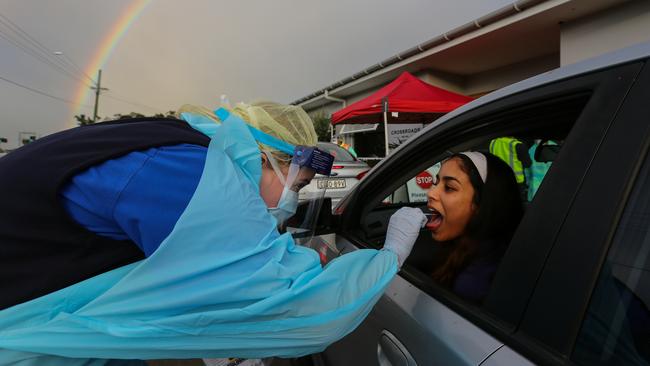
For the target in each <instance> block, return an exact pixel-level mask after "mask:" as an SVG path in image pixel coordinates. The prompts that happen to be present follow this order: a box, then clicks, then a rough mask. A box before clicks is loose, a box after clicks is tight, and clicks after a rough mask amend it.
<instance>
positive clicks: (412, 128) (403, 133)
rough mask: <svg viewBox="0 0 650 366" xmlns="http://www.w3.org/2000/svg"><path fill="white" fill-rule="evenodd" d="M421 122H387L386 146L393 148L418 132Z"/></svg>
mask: <svg viewBox="0 0 650 366" xmlns="http://www.w3.org/2000/svg"><path fill="white" fill-rule="evenodd" d="M422 126H423V124H422V123H394V124H391V123H389V124H388V148H389V150H395V149H396V148H397V147H398V146H399V145H401V144H403V143H404V142H405V141H406V140H408V139H409V138H410V137H411V136H413V135H415V134H416V133H418V132H420V130H421V129H422Z"/></svg>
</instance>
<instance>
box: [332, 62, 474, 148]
mask: <svg viewBox="0 0 650 366" xmlns="http://www.w3.org/2000/svg"><path fill="white" fill-rule="evenodd" d="M472 100H473V98H471V97H467V96H464V95H461V94H456V93H453V92H450V91H447V90H444V89H441V88H438V87H436V86H433V85H430V84H427V83H425V82H424V81H422V80H420V79H418V78H416V77H415V76H413V75H411V74H409V73H408V72H404V73H402V75H400V76H399V77H398V78H397V79H395V80H393V81H392V82H391V83H390V84H388V85H386V86H384V87H383V88H381V89H379V90H377V91H376V92H375V93H374V94H372V95H370V96H368V97H366V98H365V99H362V100H360V101H358V102H356V103H353V104H350V105H349V106H347V107H345V108H343V109H341V110H340V111H338V112H336V113H334V114H332V125H336V124H359V123H378V122H380V121H382V120H383V122H384V135H385V138H384V139H385V145H386V155H388V123H429V122H432V121H433V120H435V119H436V118H438V117H440V116H441V115H442V114H445V113H448V112H451V111H453V110H454V109H456V108H458V107H460V106H462V105H463V104H465V103H467V102H470V101H472ZM395 112H397V113H395ZM382 115H383V116H382ZM382 117H383V118H382Z"/></svg>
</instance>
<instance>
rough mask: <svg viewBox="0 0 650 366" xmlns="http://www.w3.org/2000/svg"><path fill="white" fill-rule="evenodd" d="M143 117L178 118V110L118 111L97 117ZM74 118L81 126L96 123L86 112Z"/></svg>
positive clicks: (112, 119) (106, 119)
mask: <svg viewBox="0 0 650 366" xmlns="http://www.w3.org/2000/svg"><path fill="white" fill-rule="evenodd" d="M142 117H154V118H176V112H175V111H167V112H166V113H156V114H154V115H153V116H146V115H144V114H142V113H138V112H130V113H126V114H124V113H116V114H114V115H113V117H107V118H104V119H102V118H100V117H98V118H97V119H98V120H99V121H115V120H118V119H128V118H142ZM74 119H75V120H77V125H79V126H85V125H90V124H93V123H95V121H93V120H92V119H91V118H90V117H89V116H86V115H85V114H78V115H76V116H74Z"/></svg>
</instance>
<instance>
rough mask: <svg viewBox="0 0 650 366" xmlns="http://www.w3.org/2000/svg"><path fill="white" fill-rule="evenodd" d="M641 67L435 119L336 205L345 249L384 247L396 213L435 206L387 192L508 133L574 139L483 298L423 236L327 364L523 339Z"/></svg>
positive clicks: (472, 353) (454, 355)
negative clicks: (446, 269)
mask: <svg viewBox="0 0 650 366" xmlns="http://www.w3.org/2000/svg"><path fill="white" fill-rule="evenodd" d="M642 64H643V63H642V62H635V63H630V64H627V65H622V66H618V67H615V68H611V69H608V70H603V71H599V72H591V73H588V74H585V75H577V76H573V77H568V78H566V79H564V80H559V81H553V82H545V80H544V79H543V78H541V79H540V80H539V84H540V85H541V86H538V87H531V88H530V89H527V90H516V89H515V90H516V91H513V93H512V94H511V95H504V96H503V97H501V98H499V99H496V100H492V101H490V102H488V103H484V104H482V105H479V106H476V107H475V108H473V109H469V110H466V111H465V112H464V113H462V114H460V115H457V116H455V117H454V118H452V119H449V120H446V121H444V122H443V123H434V124H433V126H430V127H429V128H427V129H426V130H425V131H423V132H422V133H420V134H419V135H417V136H415V137H414V138H413V139H411V140H410V141H409V142H408V143H407V144H406V145H404V146H403V147H402V148H401V149H399V150H398V151H397V152H396V153H395V154H394V155H392V156H391V157H390V158H388V159H387V161H385V162H383V163H382V164H381V165H380V166H378V167H377V168H376V169H374V170H373V171H372V172H371V174H369V175H368V176H367V177H366V179H364V180H363V181H362V182H361V183H360V185H359V187H358V189H357V190H355V191H354V192H353V194H351V195H349V196H347V197H346V199H345V202H343V203H342V204H341V205H339V207H338V209H337V210H338V213H340V214H341V218H340V223H341V227H340V229H339V230H338V232H337V233H336V239H335V240H336V245H337V248H338V250H340V251H342V252H345V251H349V250H355V249H357V248H380V247H381V245H382V244H383V239H384V235H385V231H386V225H387V222H388V218H389V217H390V215H391V214H392V213H393V212H395V210H397V209H398V208H399V207H402V206H404V205H409V206H414V207H423V206H424V204H423V203H422V202H409V201H408V200H407V201H406V202H401V201H400V202H391V201H390V200H389V201H388V202H387V197H391V195H393V193H394V192H396V191H397V190H398V189H399V187H400V186H403V185H404V184H406V182H407V181H409V180H410V179H412V178H414V177H416V176H417V175H418V174H419V173H421V172H423V171H424V170H425V169H427V168H429V167H431V166H432V165H433V164H435V163H436V162H439V161H441V160H442V159H444V157H445V156H448V154H449V152H450V151H451V152H458V151H464V150H468V149H480V148H481V147H482V146H486V144H487V143H489V141H490V140H491V139H493V138H496V137H499V136H512V135H518V136H519V135H520V136H522V137H538V138H556V139H559V138H560V137H561V138H562V139H563V140H564V143H563V146H562V149H561V150H560V153H559V155H558V158H557V161H555V162H554V163H553V166H552V167H551V169H550V170H549V172H548V174H547V176H546V178H545V179H544V181H543V183H542V185H541V187H540V189H539V191H538V195H537V196H536V198H535V199H534V200H533V201H532V202H531V203H530V204H529V205H528V209H527V212H526V214H525V216H524V218H523V219H522V221H521V223H520V226H519V228H518V230H517V232H516V233H515V236H514V238H513V240H512V241H511V243H510V246H509V249H508V251H507V252H506V255H505V257H504V258H503V259H502V262H501V264H500V266H499V268H498V271H497V274H496V276H495V278H494V281H493V284H492V287H491V289H490V293H489V294H488V297H487V298H486V299H485V301H484V302H483V303H482V304H471V303H468V302H467V301H464V300H463V299H460V298H459V297H458V296H456V295H455V294H453V293H451V292H450V291H449V290H447V289H444V288H442V287H440V286H438V285H437V284H436V283H434V282H433V281H432V280H431V278H430V276H429V274H428V273H426V271H423V270H422V269H421V268H423V267H422V265H423V263H425V264H426V262H427V261H428V260H429V259H431V258H432V256H435V254H436V253H435V251H432V250H431V244H430V239H428V238H427V236H428V235H429V234H426V233H423V234H422V235H421V236H420V238H418V242H417V243H416V245H415V247H414V250H413V252H412V254H411V256H410V257H409V260H408V261H407V262H406V264H405V266H404V267H403V269H402V271H401V272H400V273H399V275H398V276H397V277H396V278H395V280H394V281H393V282H392V283H391V285H390V286H389V288H388V289H387V291H386V292H385V294H384V296H383V297H382V298H381V299H380V301H379V302H378V304H377V305H376V307H375V308H374V310H373V311H372V312H371V314H370V315H369V316H368V318H367V319H366V321H364V323H362V324H361V325H360V326H359V328H358V329H357V330H355V331H354V332H353V333H351V334H350V335H348V336H347V337H345V338H344V339H342V340H341V341H339V342H337V343H335V344H333V345H331V346H330V347H329V348H328V349H327V350H325V351H324V352H323V353H321V354H320V355H316V356H314V359H315V360H316V363H317V364H328V365H377V364H380V365H437V364H440V365H468V364H473V365H478V364H481V363H482V362H483V361H485V360H486V359H488V358H489V356H490V355H491V354H493V353H494V352H496V351H497V350H499V349H500V348H501V347H502V345H503V343H504V341H508V342H510V343H513V341H512V340H513V339H514V338H516V337H517V335H518V334H517V329H518V327H519V326H520V324H521V322H522V319H523V317H524V315H525V314H526V308H527V306H528V302H529V300H530V298H531V296H532V294H533V292H534V290H535V288H536V282H537V279H538V278H539V276H540V274H541V273H542V270H543V269H544V265H545V263H546V260H547V258H548V256H549V253H550V252H551V250H552V248H553V246H554V245H555V243H556V236H557V235H558V232H559V231H560V229H561V228H562V223H563V222H564V220H565V218H566V216H567V214H568V212H569V210H570V208H571V205H572V203H573V201H574V200H575V199H576V196H577V193H578V192H579V188H580V186H581V184H582V181H583V179H584V177H585V174H586V173H587V172H588V171H589V169H590V163H591V161H592V160H593V158H594V156H595V155H596V153H597V152H598V150H599V147H600V144H601V143H602V141H603V139H604V136H605V135H606V132H607V129H608V128H609V126H610V124H611V122H612V121H613V119H614V117H615V116H616V113H617V111H618V109H619V107H620V106H621V103H622V101H623V100H624V98H625V95H626V93H627V92H628V91H629V88H630V86H631V85H632V83H633V80H634V77H635V76H636V75H637V74H638V73H639V70H640V69H641V67H642ZM393 196H394V195H393ZM432 252H434V253H432ZM514 343H516V342H514ZM516 347H518V346H516ZM516 347H515V348H516Z"/></svg>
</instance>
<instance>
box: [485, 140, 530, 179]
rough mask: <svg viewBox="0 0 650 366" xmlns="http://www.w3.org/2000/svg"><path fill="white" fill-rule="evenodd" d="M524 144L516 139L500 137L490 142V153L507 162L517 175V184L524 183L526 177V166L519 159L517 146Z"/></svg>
mask: <svg viewBox="0 0 650 366" xmlns="http://www.w3.org/2000/svg"><path fill="white" fill-rule="evenodd" d="M521 143H522V142H521V141H519V140H517V139H516V138H514V137H499V138H497V139H494V140H492V141H491V142H490V153H491V154H492V155H495V156H498V157H499V158H501V160H503V161H505V162H506V163H507V164H508V165H510V168H511V169H512V171H513V172H514V173H515V178H516V179H517V183H524V182H525V181H526V177H525V175H524V166H523V165H522V164H521V160H519V158H518V157H517V150H516V147H517V145H519V144H521Z"/></svg>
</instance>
